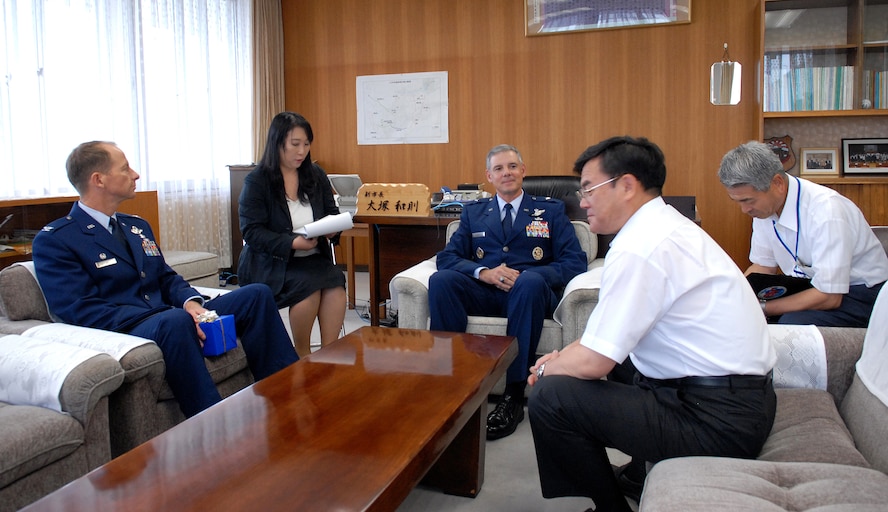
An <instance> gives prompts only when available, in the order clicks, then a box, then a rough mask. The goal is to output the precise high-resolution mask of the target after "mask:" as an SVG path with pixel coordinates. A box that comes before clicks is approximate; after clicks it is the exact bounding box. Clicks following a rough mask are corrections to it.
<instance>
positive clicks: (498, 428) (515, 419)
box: [487, 395, 524, 440]
mask: <svg viewBox="0 0 888 512" xmlns="http://www.w3.org/2000/svg"><path fill="white" fill-rule="evenodd" d="M523 419H524V397H523V396H514V395H503V397H502V398H500V401H499V402H497V404H496V408H495V409H494V410H493V412H491V413H490V414H488V415H487V439H488V440H493V439H501V438H503V437H506V436H508V435H511V434H512V432H515V429H516V428H518V424H519V423H521V420H523Z"/></svg>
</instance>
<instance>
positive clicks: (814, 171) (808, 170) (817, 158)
mask: <svg viewBox="0 0 888 512" xmlns="http://www.w3.org/2000/svg"><path fill="white" fill-rule="evenodd" d="M800 153H801V158H800V161H801V163H800V164H799V174H801V175H802V176H838V175H839V150H837V149H836V148H802V149H801V152H800Z"/></svg>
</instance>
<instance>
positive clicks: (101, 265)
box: [96, 258, 117, 268]
mask: <svg viewBox="0 0 888 512" xmlns="http://www.w3.org/2000/svg"><path fill="white" fill-rule="evenodd" d="M111 265H117V258H111V259H110V260H102V261H97V262H96V268H105V267H110V266H111Z"/></svg>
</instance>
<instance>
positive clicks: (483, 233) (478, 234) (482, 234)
mask: <svg viewBox="0 0 888 512" xmlns="http://www.w3.org/2000/svg"><path fill="white" fill-rule="evenodd" d="M486 236H487V231H476V232H474V233H472V238H484V237H486Z"/></svg>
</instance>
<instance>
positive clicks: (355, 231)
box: [339, 224, 370, 309]
mask: <svg viewBox="0 0 888 512" xmlns="http://www.w3.org/2000/svg"><path fill="white" fill-rule="evenodd" d="M368 236H370V235H369V228H368V227H367V224H355V225H354V227H353V228H351V229H347V230H345V231H343V232H342V235H341V236H340V237H339V240H340V242H341V243H342V244H343V245H344V246H345V272H346V276H347V277H346V281H348V282H347V283H346V286H347V290H348V292H347V293H348V309H355V238H367V237H368Z"/></svg>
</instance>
